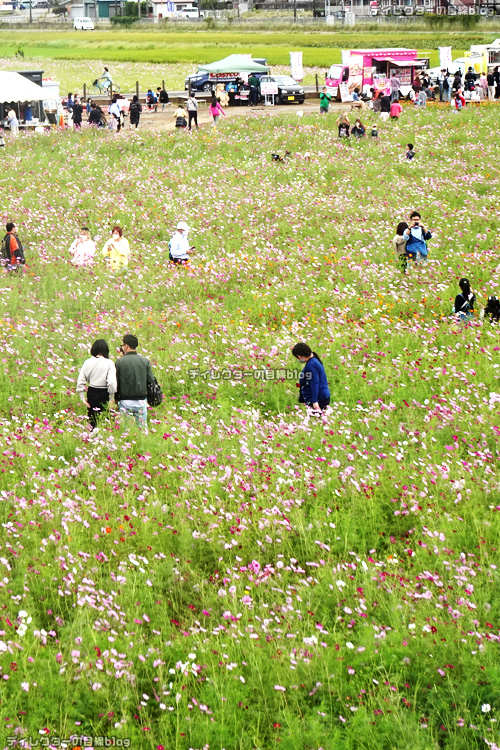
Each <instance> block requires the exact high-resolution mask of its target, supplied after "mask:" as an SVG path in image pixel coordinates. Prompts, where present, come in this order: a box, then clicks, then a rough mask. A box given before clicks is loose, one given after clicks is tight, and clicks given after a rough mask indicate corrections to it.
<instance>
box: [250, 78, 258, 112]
mask: <svg viewBox="0 0 500 750" xmlns="http://www.w3.org/2000/svg"><path fill="white" fill-rule="evenodd" d="M248 85H249V86H250V97H249V98H250V106H251V107H256V106H257V104H258V101H259V79H258V78H257V76H256V75H255V73H252V75H251V76H250V78H249V79H248Z"/></svg>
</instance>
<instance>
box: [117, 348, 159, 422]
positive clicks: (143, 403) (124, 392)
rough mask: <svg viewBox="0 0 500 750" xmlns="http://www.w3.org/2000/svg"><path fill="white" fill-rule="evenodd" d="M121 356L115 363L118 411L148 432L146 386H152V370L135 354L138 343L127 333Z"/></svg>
mask: <svg viewBox="0 0 500 750" xmlns="http://www.w3.org/2000/svg"><path fill="white" fill-rule="evenodd" d="M122 341H123V343H122V346H121V351H122V354H123V356H122V357H120V359H118V360H117V361H116V380H117V385H118V388H117V391H116V394H115V399H116V402H117V404H118V411H119V412H120V414H124V415H126V416H129V417H134V419H135V421H136V424H137V425H138V427H139V429H141V430H144V432H145V433H146V434H147V432H148V402H147V395H148V385H149V386H151V385H153V384H154V375H153V369H152V367H151V364H150V362H149V359H146V357H141V355H140V354H137V351H136V349H137V347H138V346H139V341H138V340H137V337H136V336H133V335H132V334H131V333H127V334H126V335H125V336H124V337H123V340H122Z"/></svg>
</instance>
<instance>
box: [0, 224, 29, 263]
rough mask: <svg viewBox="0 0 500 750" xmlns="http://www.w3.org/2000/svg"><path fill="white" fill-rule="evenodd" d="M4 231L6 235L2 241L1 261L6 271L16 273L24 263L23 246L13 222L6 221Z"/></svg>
mask: <svg viewBox="0 0 500 750" xmlns="http://www.w3.org/2000/svg"><path fill="white" fill-rule="evenodd" d="M5 229H6V230H7V234H6V235H5V237H4V238H3V240H2V260H3V263H4V265H5V267H6V269H7V270H8V271H18V270H19V269H20V267H21V266H24V264H25V263H26V260H25V258H24V250H23V246H22V243H21V240H20V239H19V236H18V234H17V227H16V225H15V224H14V222H13V221H8V222H7V224H6V225H5Z"/></svg>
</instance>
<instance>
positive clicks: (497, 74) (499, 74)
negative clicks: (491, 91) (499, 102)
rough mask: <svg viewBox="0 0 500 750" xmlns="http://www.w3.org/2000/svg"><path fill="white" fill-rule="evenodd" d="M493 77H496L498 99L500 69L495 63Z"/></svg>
mask: <svg viewBox="0 0 500 750" xmlns="http://www.w3.org/2000/svg"><path fill="white" fill-rule="evenodd" d="M493 77H494V79H495V99H498V98H499V97H500V71H499V70H498V65H495V68H494V70H493Z"/></svg>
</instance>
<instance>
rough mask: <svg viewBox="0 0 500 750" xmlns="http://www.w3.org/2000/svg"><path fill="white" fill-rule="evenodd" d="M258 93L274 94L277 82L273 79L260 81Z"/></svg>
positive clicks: (276, 89)
mask: <svg viewBox="0 0 500 750" xmlns="http://www.w3.org/2000/svg"><path fill="white" fill-rule="evenodd" d="M260 93H261V94H262V95H263V96H264V95H265V94H269V95H270V94H274V95H275V96H276V94H277V93H278V84H277V83H276V82H275V81H262V82H261V84H260Z"/></svg>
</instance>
